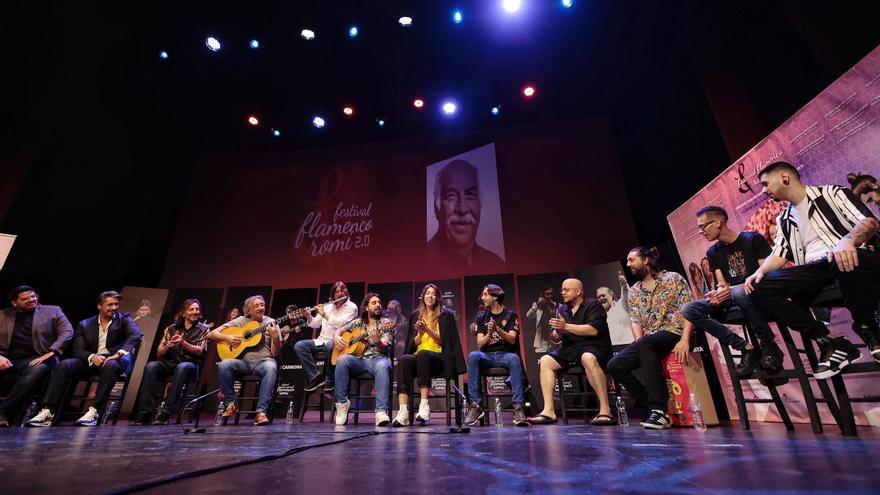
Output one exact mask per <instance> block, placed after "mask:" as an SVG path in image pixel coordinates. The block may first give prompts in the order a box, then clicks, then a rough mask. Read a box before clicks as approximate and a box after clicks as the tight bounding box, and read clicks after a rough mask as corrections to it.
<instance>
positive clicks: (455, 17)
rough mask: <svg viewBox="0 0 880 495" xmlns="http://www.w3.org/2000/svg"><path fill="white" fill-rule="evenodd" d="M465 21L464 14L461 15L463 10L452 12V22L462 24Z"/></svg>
mask: <svg viewBox="0 0 880 495" xmlns="http://www.w3.org/2000/svg"><path fill="white" fill-rule="evenodd" d="M463 20H464V14H462V13H461V10H458V9H455V11H453V12H452V22H454V23H456V24H461V21H463Z"/></svg>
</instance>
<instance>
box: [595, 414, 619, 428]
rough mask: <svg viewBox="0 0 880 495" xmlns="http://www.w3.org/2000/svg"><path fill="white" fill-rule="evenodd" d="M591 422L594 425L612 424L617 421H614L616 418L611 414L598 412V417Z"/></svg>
mask: <svg viewBox="0 0 880 495" xmlns="http://www.w3.org/2000/svg"><path fill="white" fill-rule="evenodd" d="M603 418H604V419H603ZM590 424H591V425H593V426H611V425H615V424H617V423H615V422H614V418H612V417H611V415H610V414H597V415H596V417H595V418H593V419H592V420H591V421H590Z"/></svg>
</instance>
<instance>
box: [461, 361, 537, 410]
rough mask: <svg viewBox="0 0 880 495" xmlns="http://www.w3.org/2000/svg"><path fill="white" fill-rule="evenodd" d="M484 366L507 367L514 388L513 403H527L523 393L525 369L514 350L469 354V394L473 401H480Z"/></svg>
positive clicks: (511, 385) (511, 386)
mask: <svg viewBox="0 0 880 495" xmlns="http://www.w3.org/2000/svg"><path fill="white" fill-rule="evenodd" d="M484 368H505V369H507V370H509V371H510V388H511V389H513V403H514V404H525V402H526V400H525V396H524V395H523V369H522V361H520V359H519V356H517V355H516V354H514V353H512V352H479V351H474V352H472V353H470V354H468V359H467V370H468V396H469V398H470V401H471V402H477V403H478V402H480V398H481V395H480V394H481V392H482V390H481V388H482V387H481V384H482V383H481V382H482V380H483V378H481V377H480V370H481V369H484Z"/></svg>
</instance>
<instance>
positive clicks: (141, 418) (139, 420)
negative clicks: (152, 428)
mask: <svg viewBox="0 0 880 495" xmlns="http://www.w3.org/2000/svg"><path fill="white" fill-rule="evenodd" d="M148 424H150V413H138V415H137V416H135V418H134V419H133V420H131V421H129V422H128V426H145V425H148Z"/></svg>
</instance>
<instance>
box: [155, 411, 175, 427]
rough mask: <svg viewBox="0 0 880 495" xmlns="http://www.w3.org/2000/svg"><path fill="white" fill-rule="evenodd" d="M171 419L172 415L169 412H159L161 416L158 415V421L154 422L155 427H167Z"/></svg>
mask: <svg viewBox="0 0 880 495" xmlns="http://www.w3.org/2000/svg"><path fill="white" fill-rule="evenodd" d="M170 417H171V415H170V414H168V413H167V412H165V411H159V414H157V415H156V419H155V420H154V421H153V426H161V425H167V424H168V419H169V418H170Z"/></svg>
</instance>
